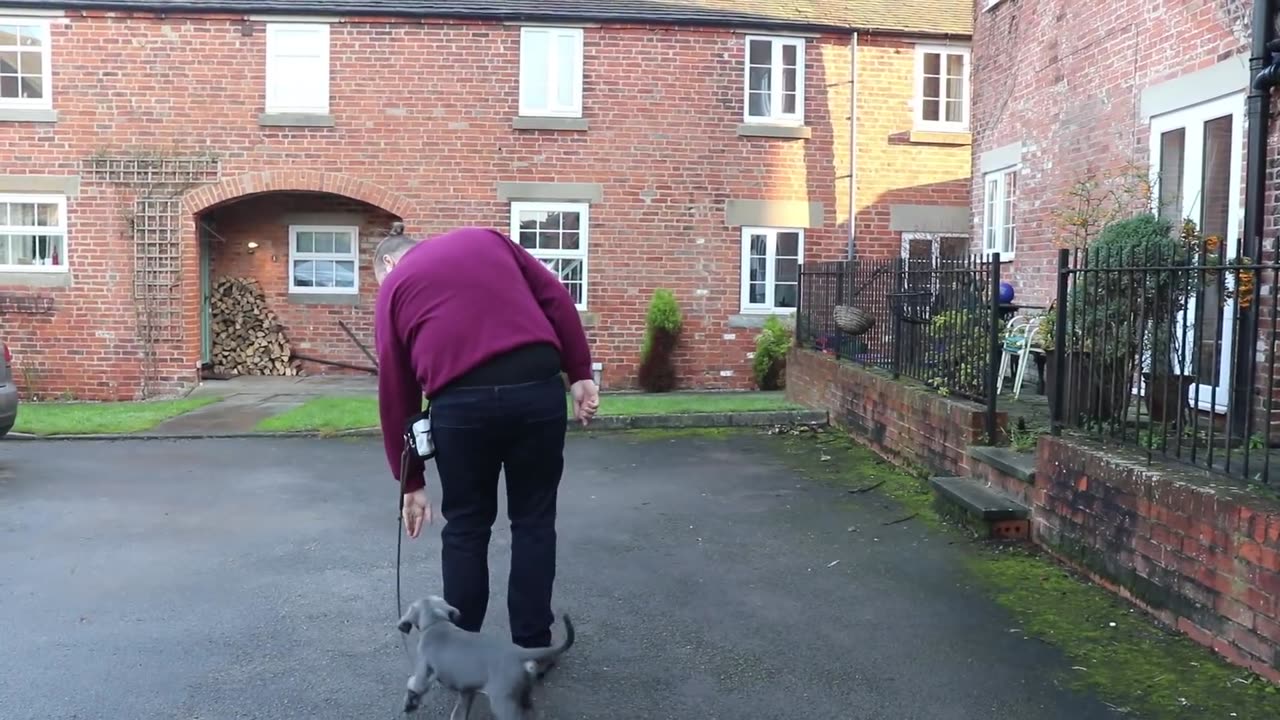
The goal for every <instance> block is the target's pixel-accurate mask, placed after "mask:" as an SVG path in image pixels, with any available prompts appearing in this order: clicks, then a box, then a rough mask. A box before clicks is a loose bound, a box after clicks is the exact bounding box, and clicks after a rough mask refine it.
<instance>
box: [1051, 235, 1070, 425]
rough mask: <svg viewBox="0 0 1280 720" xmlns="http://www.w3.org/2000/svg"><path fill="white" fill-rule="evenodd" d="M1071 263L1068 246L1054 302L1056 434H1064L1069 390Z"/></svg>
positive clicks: (1061, 260)
mask: <svg viewBox="0 0 1280 720" xmlns="http://www.w3.org/2000/svg"><path fill="white" fill-rule="evenodd" d="M1070 265H1071V251H1070V250H1067V249H1066V248H1063V249H1061V250H1059V251H1058V290H1057V300H1055V301H1054V303H1053V306H1054V307H1055V308H1057V309H1058V315H1057V317H1055V318H1054V322H1053V367H1054V372H1053V387H1052V388H1050V389H1049V392H1051V393H1053V395H1052V403H1051V405H1052V407H1053V413H1052V420H1051V421H1050V423H1049V429H1050V432H1051V433H1052V434H1054V435H1060V434H1062V426H1063V424H1064V420H1065V417H1066V407H1065V406H1064V398H1065V397H1066V390H1067V313H1068V307H1069V305H1070V303H1069V302H1068V301H1067V292H1068V288H1067V280H1068V279H1069V271H1070Z"/></svg>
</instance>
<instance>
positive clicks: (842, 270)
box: [796, 255, 1002, 442]
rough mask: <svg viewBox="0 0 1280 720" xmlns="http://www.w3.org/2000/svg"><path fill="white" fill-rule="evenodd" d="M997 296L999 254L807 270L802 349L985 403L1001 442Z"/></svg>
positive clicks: (799, 325) (800, 316)
mask: <svg viewBox="0 0 1280 720" xmlns="http://www.w3.org/2000/svg"><path fill="white" fill-rule="evenodd" d="M999 295H1000V259H999V256H998V255H996V256H964V257H952V258H932V259H924V260H917V259H910V260H909V259H904V258H887V259H875V260H868V259H860V258H858V259H853V260H847V261H840V262H825V263H814V264H806V265H805V266H804V267H803V268H801V271H800V302H799V308H798V310H799V311H798V313H797V318H796V337H797V342H798V343H799V344H800V346H801V347H807V348H812V349H815V350H819V351H821V352H825V353H829V354H832V355H835V356H836V358H838V359H841V360H849V361H852V362H854V363H857V364H860V365H863V366H867V367H875V368H880V369H882V370H887V371H889V372H891V373H892V374H893V375H894V377H898V376H905V377H908V378H911V379H914V380H918V381H920V382H924V383H927V384H928V385H930V386H932V387H934V388H935V389H937V390H938V391H939V392H941V393H943V394H952V395H957V396H961V397H964V398H967V399H969V400H973V401H976V402H979V403H984V404H986V405H987V410H988V412H987V432H988V436H989V440H990V441H991V442H994V440H995V433H996V428H995V417H996V414H995V399H996V397H995V396H996V392H995V391H996V381H997V377H996V373H997V370H998V369H999V363H1000V352H1001V346H1000V342H1001V341H1000V335H1001V328H1002V316H1001V312H1000V306H999ZM851 320H852V321H853V322H852V324H851V322H850V321H851Z"/></svg>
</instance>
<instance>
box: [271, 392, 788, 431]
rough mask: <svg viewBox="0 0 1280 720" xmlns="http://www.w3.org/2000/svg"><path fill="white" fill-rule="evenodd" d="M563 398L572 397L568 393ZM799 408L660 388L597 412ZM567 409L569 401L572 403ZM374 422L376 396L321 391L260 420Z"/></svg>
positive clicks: (311, 425) (316, 424)
mask: <svg viewBox="0 0 1280 720" xmlns="http://www.w3.org/2000/svg"><path fill="white" fill-rule="evenodd" d="M566 402H568V403H571V401H569V400H567V399H566ZM796 409H801V408H800V407H799V406H797V405H793V404H791V403H788V402H787V401H786V398H785V397H784V396H783V395H782V394H781V393H664V394H662V395H605V396H603V397H602V398H601V399H600V415H602V416H603V415H613V416H631V415H665V414H688V413H726V412H757V411H767V410H796ZM570 411H572V407H571V405H570ZM377 426H378V400H377V398H373V397H367V396H354V397H320V398H316V399H314V400H310V401H308V402H306V403H304V404H302V405H299V406H298V407H296V408H293V409H291V410H286V411H285V412H283V413H280V414H279V415H273V416H271V417H269V418H266V419H264V420H262V421H261V422H259V423H258V426H257V429H258V430H260V431H263V432H300V431H308V432H327V433H332V432H339V431H342V430H357V429H360V428H370V427H377Z"/></svg>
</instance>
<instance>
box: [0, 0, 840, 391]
mask: <svg viewBox="0 0 1280 720" xmlns="http://www.w3.org/2000/svg"><path fill="white" fill-rule="evenodd" d="M518 38H519V28H518V27H516V26H508V25H503V24H498V23H479V22H476V23H467V24H455V25H446V24H440V23H434V22H428V23H418V22H400V21H394V20H378V21H376V22H372V21H371V22H352V23H349V24H336V25H334V26H333V27H332V39H331V47H332V50H331V55H332V78H333V79H332V91H331V107H332V114H333V116H334V118H335V122H336V127H333V128H263V127H259V125H258V122H257V116H258V114H259V113H260V112H261V110H262V93H263V90H262V88H263V83H264V69H263V63H262V62H260V61H258V60H257V59H258V58H262V57H263V56H264V52H265V51H264V34H263V27H262V24H261V23H244V22H242V21H240V20H238V19H235V18H231V17H226V16H223V17H218V16H208V17H188V16H184V15H182V14H177V15H169V16H167V17H165V18H163V19H160V18H155V17H148V16H145V15H139V16H136V17H132V18H128V19H126V18H124V17H104V16H100V15H92V14H91V15H88V16H77V17H74V18H69V19H67V20H66V21H58V22H55V24H54V26H53V47H54V50H53V52H54V56H55V64H54V70H53V73H54V79H53V82H54V90H53V95H54V98H55V100H54V102H55V107H56V109H57V112H58V114H59V120H58V122H57V123H56V124H36V123H2V124H0V125H2V126H3V134H2V135H0V167H3V168H4V172H6V173H11V174H23V173H31V174H76V173H79V172H80V164H81V162H82V161H83V160H84V159H85V158H87V157H89V156H90V155H93V154H108V155H115V154H126V153H130V152H135V151H138V150H152V151H155V150H161V151H164V152H168V153H177V154H188V153H212V154H215V155H216V156H218V157H219V158H220V161H221V164H222V177H223V178H236V177H240V176H244V175H246V174H248V173H262V172H277V173H307V175H306V177H308V178H312V179H311V180H307V181H299V182H296V183H288V182H285V183H283V184H282V185H279V186H278V187H280V188H282V189H292V190H317V189H321V188H320V187H317V186H316V185H317V181H314V178H316V177H318V175H317V173H329V174H330V175H329V177H332V178H339V179H341V178H348V179H352V181H351V182H349V181H347V180H342V181H341V182H338V183H336V184H334V185H333V187H334V188H338V189H341V188H351V187H355V186H356V185H355V183H354V181H359V183H363V185H361V186H360V189H362V190H363V191H367V192H364V193H363V194H356V195H355V197H357V198H359V199H364V200H370V197H368V195H377V196H378V197H380V198H386V199H387V201H388V202H387V204H394V205H396V207H385V206H383V209H384V210H388V211H391V212H394V213H397V214H402V215H406V216H407V217H405V220H406V223H407V225H408V229H409V231H410V232H414V233H429V232H438V231H442V230H445V229H447V228H449V227H451V226H455V225H457V224H460V223H468V224H490V225H494V226H497V227H499V228H504V229H505V228H506V227H507V226H508V217H509V210H508V206H507V205H506V204H505V203H502V202H499V201H498V199H497V196H496V191H495V185H496V183H497V182H498V181H503V180H522V181H561V182H599V183H602V184H603V185H604V200H603V202H601V203H597V204H595V205H593V206H592V209H591V212H592V223H591V228H590V232H591V243H590V248H591V249H590V264H591V271H590V273H591V274H590V286H591V290H590V294H589V298H588V308H589V312H590V313H592V314H593V315H594V324H593V327H592V328H590V335H591V339H592V346H593V350H594V352H595V354H596V356H597V359H598V360H601V361H603V362H604V363H605V364H606V367H605V371H604V372H605V382H606V384H607V385H608V386H610V387H620V386H627V385H629V384H631V382H632V378H633V376H634V370H635V365H636V361H637V356H638V353H639V348H640V343H641V337H642V332H643V316H644V311H645V305H646V303H647V301H648V299H649V297H650V295H651V293H652V291H653V289H655V288H657V287H670V288H673V289H674V290H675V291H676V294H677V298H678V299H679V301H680V303H681V305H682V308H683V309H684V311H685V313H686V315H687V317H688V326H687V332H686V335H685V338H686V339H685V344H684V348H683V349H682V351H681V352H680V354H679V356H678V362H679V365H680V369H681V374H682V379H683V381H684V382H685V383H686V384H690V385H701V386H707V387H743V386H746V385H748V384H749V383H750V364H749V359H748V354H749V353H750V352H751V351H752V350H753V349H754V338H755V335H756V332H757V331H755V330H750V329H742V328H734V327H731V326H730V324H729V317H730V316H731V315H733V314H735V313H736V312H737V311H738V304H739V277H740V268H741V264H740V263H741V260H740V252H741V251H740V245H741V241H740V234H739V233H740V231H739V229H738V228H736V227H727V226H726V225H725V222H724V209H723V208H724V203H725V200H726V199H730V198H740V199H780V200H799V199H808V200H810V201H820V202H822V203H824V205H825V206H826V219H825V224H824V225H823V227H821V228H814V229H810V230H808V231H807V233H806V238H805V260H806V261H817V260H831V259H839V258H841V257H843V255H844V254H845V251H846V247H847V237H848V221H849V219H848V215H849V211H848V205H849V203H848V169H849V162H848V157H849V135H848V112H847V109H848V107H849V92H850V70H849V68H850V64H849V49H848V39H847V38H845V37H839V36H834V37H823V38H814V39H811V40H810V41H809V52H808V53H807V54H806V63H807V64H806V71H807V79H806V83H805V84H806V88H807V97H806V120H807V123H808V125H809V126H810V127H811V128H812V138H811V139H809V140H807V141H793V140H781V139H770V138H744V137H739V136H737V134H736V131H735V128H736V127H737V125H738V124H739V123H740V121H741V116H742V109H741V108H742V105H741V103H742V100H741V93H742V83H743V73H742V67H741V63H740V57H741V55H742V47H743V38H742V35H741V34H737V33H732V32H727V31H702V30H696V29H679V30H676V29H669V28H658V27H643V26H625V27H607V28H589V29H588V30H587V32H586V43H585V66H586V71H585V92H584V111H585V116H586V118H587V119H588V121H589V123H590V130H589V131H588V132H586V133H573V132H550V131H513V130H511V121H512V118H513V117H514V116H515V115H516V108H517V92H518V85H517V70H518V58H517V52H518ZM244 189H245V190H246V191H251V190H253V188H252V187H250V186H249V185H248V184H246V185H245V186H244ZM197 195H200V192H199V191H197V192H195V193H193V196H197ZM128 197H129V194H128V193H127V192H126V191H124V190H122V189H120V188H119V187H117V186H114V185H110V184H106V183H99V182H94V181H91V180H90V179H89V178H88V177H87V175H86V176H84V177H83V178H82V184H81V191H80V194H79V196H78V197H76V198H75V199H73V200H72V201H71V202H70V203H69V213H68V214H69V223H70V232H71V239H70V250H69V251H68V256H69V258H70V261H71V264H72V282H71V285H70V287H66V288H44V289H39V290H32V289H30V288H26V287H19V286H15V285H13V284H12V283H9V284H6V282H5V279H4V277H3V276H0V291H2V292H15V293H28V294H30V293H32V292H38V293H39V294H41V295H48V296H52V297H54V299H55V301H56V303H57V309H56V311H55V312H54V314H53V315H52V316H49V317H40V318H36V317H28V316H5V317H4V318H3V320H2V321H0V322H3V325H2V326H0V327H2V330H0V331H2V332H4V333H5V334H6V335H7V336H8V337H9V338H10V340H11V341H12V342H13V344H14V352H15V353H16V355H17V362H18V364H19V377H20V378H31V379H30V380H24V381H23V382H24V384H26V385H27V388H26V389H27V390H38V391H40V392H42V393H54V394H56V393H62V392H70V393H73V394H75V395H79V396H83V397H89V398H118V397H131V396H135V395H137V393H138V392H139V384H140V380H139V378H140V375H141V369H140V362H139V360H138V357H139V347H138V343H137V342H136V339H135V336H136V327H135V318H134V310H133V307H132V303H133V300H132V295H131V287H130V286H131V283H130V280H131V278H132V261H131V257H132V246H131V240H130V238H129V237H128V235H127V233H126V228H125V224H124V222H123V221H122V216H123V213H124V212H125V211H126V209H127V207H128V204H127V199H128ZM373 202H375V203H376V202H377V201H376V200H373ZM202 208H203V202H196V201H193V202H189V203H188V209H189V210H192V211H198V210H200V209H202ZM184 231H185V239H184V242H185V243H186V245H185V248H186V255H185V259H184V263H185V265H184V268H185V269H184V273H183V285H182V292H183V293H184V297H185V298H187V301H188V304H187V305H186V306H185V309H184V312H185V317H186V319H187V326H186V327H187V332H186V334H185V335H184V337H183V339H182V340H181V341H180V342H175V343H169V344H166V345H164V346H162V347H159V348H157V355H158V357H159V363H160V365H161V371H162V374H163V375H164V377H165V378H166V380H167V382H166V387H170V388H172V387H176V386H177V385H179V384H181V383H183V382H189V381H191V380H193V379H194V377H195V367H196V365H197V361H198V359H199V351H198V349H199V332H198V318H199V313H198V304H197V298H198V283H197V277H198V274H197V268H198V255H197V251H196V248H197V243H196V240H195V237H196V236H195V223H194V222H193V221H192V222H187V223H186V227H185V228H184ZM729 335H732V336H733V338H732V339H728V338H727V336H729ZM24 371H25V374H24ZM729 372H731V373H732V375H728V376H726V375H725V373H729Z"/></svg>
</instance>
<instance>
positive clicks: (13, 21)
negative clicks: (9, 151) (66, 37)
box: [0, 15, 53, 110]
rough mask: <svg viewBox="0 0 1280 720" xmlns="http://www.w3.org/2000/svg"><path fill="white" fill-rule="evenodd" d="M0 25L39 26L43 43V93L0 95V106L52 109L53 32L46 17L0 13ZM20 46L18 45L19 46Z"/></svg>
mask: <svg viewBox="0 0 1280 720" xmlns="http://www.w3.org/2000/svg"><path fill="white" fill-rule="evenodd" d="M0 25H20V26H24V27H37V28H40V30H41V33H42V35H43V38H42V40H43V45H42V46H41V48H40V54H41V58H40V68H41V79H40V82H41V85H42V86H43V89H44V93H43V96H42V97H39V98H4V97H0V108H4V109H6V110H15V109H17V110H52V109H53V38H52V35H53V33H52V32H50V27H51V23H50V22H49V19H48V18H41V17H23V16H4V15H0ZM19 47H20V46H19ZM0 49H4V50H10V49H12V50H17V49H19V48H18V47H11V46H8V45H5V46H3V48H0Z"/></svg>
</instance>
